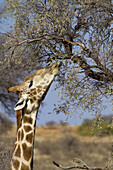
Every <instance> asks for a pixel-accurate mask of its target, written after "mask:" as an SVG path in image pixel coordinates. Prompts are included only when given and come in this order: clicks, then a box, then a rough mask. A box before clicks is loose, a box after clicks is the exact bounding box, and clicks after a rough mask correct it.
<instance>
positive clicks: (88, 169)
mask: <svg viewBox="0 0 113 170" xmlns="http://www.w3.org/2000/svg"><path fill="white" fill-rule="evenodd" d="M74 162H75V163H76V164H78V165H72V166H62V165H60V164H58V163H56V162H55V161H53V164H54V165H56V166H57V167H59V168H61V169H74V168H76V169H86V170H110V169H109V168H104V167H89V166H88V165H86V163H85V162H83V161H82V160H81V159H78V158H74Z"/></svg>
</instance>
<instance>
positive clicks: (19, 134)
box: [18, 130, 20, 141]
mask: <svg viewBox="0 0 113 170" xmlns="http://www.w3.org/2000/svg"><path fill="white" fill-rule="evenodd" d="M18 141H20V130H19V131H18Z"/></svg>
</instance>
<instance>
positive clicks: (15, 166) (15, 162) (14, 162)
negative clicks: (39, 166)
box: [12, 160, 20, 169]
mask: <svg viewBox="0 0 113 170" xmlns="http://www.w3.org/2000/svg"><path fill="white" fill-rule="evenodd" d="M12 164H13V166H14V168H15V169H18V168H19V164H20V162H19V161H18V160H12Z"/></svg>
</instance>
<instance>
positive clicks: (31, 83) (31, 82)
mask: <svg viewBox="0 0 113 170" xmlns="http://www.w3.org/2000/svg"><path fill="white" fill-rule="evenodd" d="M32 85H33V80H31V81H30V84H29V88H30V87H31V86H32Z"/></svg>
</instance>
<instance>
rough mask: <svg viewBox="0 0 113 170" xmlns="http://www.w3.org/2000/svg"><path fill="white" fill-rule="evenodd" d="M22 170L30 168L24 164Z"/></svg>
mask: <svg viewBox="0 0 113 170" xmlns="http://www.w3.org/2000/svg"><path fill="white" fill-rule="evenodd" d="M21 169H22V170H29V167H28V166H27V165H25V164H24V163H22V166H21Z"/></svg>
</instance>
